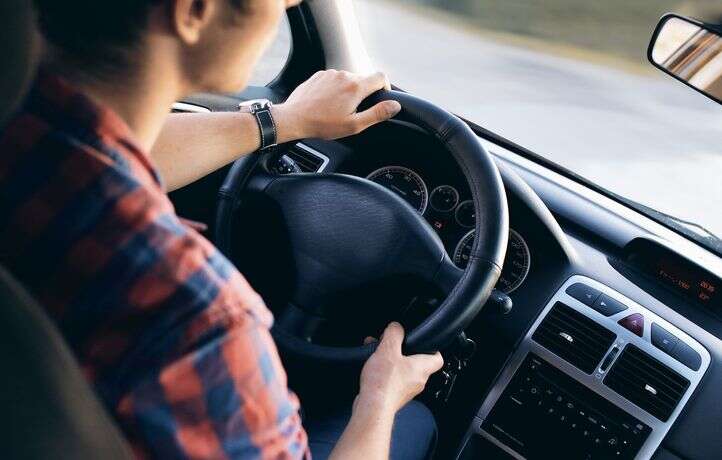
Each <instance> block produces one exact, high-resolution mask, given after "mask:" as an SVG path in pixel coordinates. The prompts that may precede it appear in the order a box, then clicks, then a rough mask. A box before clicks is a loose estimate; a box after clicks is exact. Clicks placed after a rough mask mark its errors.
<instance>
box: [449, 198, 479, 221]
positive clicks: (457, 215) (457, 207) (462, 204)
mask: <svg viewBox="0 0 722 460" xmlns="http://www.w3.org/2000/svg"><path fill="white" fill-rule="evenodd" d="M466 203H471V205H472V206H474V202H473V201H472V200H464V201H462V202H461V203H459V204H458V205H457V206H456V209H455V210H454V220H455V221H456V223H457V224H459V227H463V228H471V227H473V225H472V226H471V227H469V226H468V225H464V224H462V223H461V222H460V221H459V209H461V207H462V206H464V205H465V204H466ZM474 212H475V213H476V210H474Z"/></svg>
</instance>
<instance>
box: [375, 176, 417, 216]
mask: <svg viewBox="0 0 722 460" xmlns="http://www.w3.org/2000/svg"><path fill="white" fill-rule="evenodd" d="M366 179H368V180H372V181H374V182H376V183H377V184H380V185H383V186H384V187H386V188H387V189H389V190H391V191H392V192H394V193H396V194H397V195H399V196H400V197H401V198H403V199H404V200H406V201H407V202H408V203H409V204H410V205H411V206H413V207H414V208H415V209H417V210H418V211H419V213H420V214H423V213H424V211H426V205H427V204H428V202H429V192H428V190H427V188H426V183H424V180H423V179H422V178H421V176H419V175H418V174H417V173H416V172H414V171H412V170H410V169H408V168H404V167H402V166H385V167H383V168H380V169H377V170H376V171H374V172H372V173H371V174H369V175H368V176H366Z"/></svg>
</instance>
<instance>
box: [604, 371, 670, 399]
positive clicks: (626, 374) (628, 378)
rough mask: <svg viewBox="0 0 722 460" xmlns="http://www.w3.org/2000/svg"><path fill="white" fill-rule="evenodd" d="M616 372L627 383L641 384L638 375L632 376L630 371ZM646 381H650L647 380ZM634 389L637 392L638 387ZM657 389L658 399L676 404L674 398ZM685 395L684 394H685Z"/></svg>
mask: <svg viewBox="0 0 722 460" xmlns="http://www.w3.org/2000/svg"><path fill="white" fill-rule="evenodd" d="M616 372H618V373H619V377H620V378H623V379H624V380H626V381H627V382H630V383H631V384H633V385H638V384H639V377H638V376H637V375H635V374H632V373H631V371H630V370H629V369H624V368H619V369H617V371H616ZM643 380H644V377H643ZM646 380H647V381H648V380H649V379H646ZM632 388H634V389H635V390H636V389H637V387H636V386H632ZM655 389H656V390H657V397H658V398H659V399H663V400H664V401H666V402H667V403H671V404H674V403H675V400H674V398H673V397H672V396H671V394H670V393H667V392H660V391H659V388H656V387H655ZM683 393H684V392H683Z"/></svg>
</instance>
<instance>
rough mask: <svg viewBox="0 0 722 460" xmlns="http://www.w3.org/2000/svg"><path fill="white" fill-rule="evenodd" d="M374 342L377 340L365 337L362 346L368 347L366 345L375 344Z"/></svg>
mask: <svg viewBox="0 0 722 460" xmlns="http://www.w3.org/2000/svg"><path fill="white" fill-rule="evenodd" d="M376 341H377V340H376V337H370V336H369V337H366V338H365V339H364V345H368V344H370V343H374V342H376Z"/></svg>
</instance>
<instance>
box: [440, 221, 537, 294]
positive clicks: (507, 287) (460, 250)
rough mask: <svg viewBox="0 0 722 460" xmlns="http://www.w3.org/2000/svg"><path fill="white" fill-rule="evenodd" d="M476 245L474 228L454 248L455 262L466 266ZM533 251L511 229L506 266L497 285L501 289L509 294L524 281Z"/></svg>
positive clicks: (461, 266)
mask: <svg viewBox="0 0 722 460" xmlns="http://www.w3.org/2000/svg"><path fill="white" fill-rule="evenodd" d="M473 245H474V230H472V231H470V232H469V233H467V234H466V235H464V237H463V238H461V240H460V241H459V243H458V244H457V245H456V249H455V250H454V258H453V259H454V263H455V264H456V266H457V267H459V268H466V266H467V265H468V264H469V255H470V254H471V248H472V246H473ZM530 264H531V253H530V252H529V246H527V244H526V241H524V238H522V236H521V235H519V234H518V233H517V232H516V231H514V230H511V229H510V230H509V244H508V245H507V248H506V256H505V258H504V268H502V270H501V276H500V277H499V281H498V283H497V285H496V288H497V289H499V290H500V291H503V292H505V293H506V294H509V293H511V292H513V291H515V290H516V289H517V288H518V287H519V286H520V285H521V283H523V282H524V280H525V279H526V277H527V275H528V274H529V267H530Z"/></svg>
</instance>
